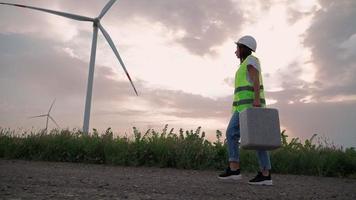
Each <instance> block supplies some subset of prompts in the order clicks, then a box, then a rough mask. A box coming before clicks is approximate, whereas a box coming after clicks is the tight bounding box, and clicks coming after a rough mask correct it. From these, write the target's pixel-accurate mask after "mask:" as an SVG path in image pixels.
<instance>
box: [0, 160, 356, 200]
mask: <svg viewBox="0 0 356 200" xmlns="http://www.w3.org/2000/svg"><path fill="white" fill-rule="evenodd" d="M218 173H219V172H217V171H196V170H179V169H168V168H150V167H121V166H109V165H95V164H83V163H58V162H38V161H36V162H35V161H22V160H2V159H0V199H86V200H87V199H158V200H160V199H204V200H205V199H356V180H355V179H347V178H329V177H313V176H298V175H281V174H272V178H273V183H274V185H273V186H250V185H248V184H247V181H248V180H249V179H250V178H252V177H253V176H254V174H247V173H246V174H243V179H242V180H240V181H221V180H219V179H217V174H218Z"/></svg>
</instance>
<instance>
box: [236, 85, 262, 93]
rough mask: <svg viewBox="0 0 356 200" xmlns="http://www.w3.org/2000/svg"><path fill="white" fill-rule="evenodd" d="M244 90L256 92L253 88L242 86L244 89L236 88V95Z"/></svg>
mask: <svg viewBox="0 0 356 200" xmlns="http://www.w3.org/2000/svg"><path fill="white" fill-rule="evenodd" d="M243 90H247V91H252V92H253V91H255V89H254V88H253V86H242V87H238V88H235V92H234V94H236V93H237V92H240V91H243ZM260 90H263V85H261V86H260Z"/></svg>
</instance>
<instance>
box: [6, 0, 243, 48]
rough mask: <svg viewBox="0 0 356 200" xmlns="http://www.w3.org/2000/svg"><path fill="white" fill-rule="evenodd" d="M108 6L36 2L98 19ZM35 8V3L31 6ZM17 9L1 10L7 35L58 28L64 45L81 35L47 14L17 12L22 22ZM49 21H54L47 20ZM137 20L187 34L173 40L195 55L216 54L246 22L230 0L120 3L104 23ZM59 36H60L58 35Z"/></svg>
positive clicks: (64, 2) (97, 2)
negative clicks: (14, 13) (8, 32)
mask: <svg viewBox="0 0 356 200" xmlns="http://www.w3.org/2000/svg"><path fill="white" fill-rule="evenodd" d="M17 3H25V4H31V3H28V2H27V1H26V2H24V1H18V2H17ZM106 3H107V1H94V0H90V1H88V3H86V4H85V6H83V4H82V3H80V2H74V1H68V0H65V1H55V2H54V3H53V4H54V5H56V6H53V4H52V5H51V6H50V5H48V3H41V2H36V5H35V6H40V7H46V8H49V9H55V10H61V11H65V12H74V13H76V14H81V15H87V16H90V17H95V16H97V15H98V14H99V13H100V11H101V9H102V8H103V7H104V5H105V4H106ZM33 4H34V2H33V3H32V4H31V5H33ZM236 4H237V5H236ZM15 9H16V8H2V9H1V10H4V12H2V14H0V17H3V18H8V17H9V16H11V23H10V22H3V24H0V25H1V26H2V27H5V28H6V30H7V31H11V32H24V31H26V32H28V31H29V30H31V31H30V32H40V27H41V26H42V27H47V29H48V28H50V27H53V26H57V28H58V27H59V26H62V28H61V29H62V30H67V34H66V35H61V36H62V39H63V40H64V41H68V40H70V39H71V38H72V37H74V36H75V35H76V34H78V31H79V30H77V28H76V27H74V26H73V25H72V24H73V23H69V24H68V23H67V22H68V21H66V20H62V19H59V20H61V21H58V20H55V22H56V24H52V23H50V22H51V21H53V20H54V19H57V17H53V16H50V15H48V14H43V15H40V14H31V12H32V13H33V12H36V11H23V10H21V11H20V10H19V9H18V8H17V9H18V12H24V13H25V15H26V16H28V18H27V19H23V16H24V15H22V16H21V17H16V15H15V16H14V15H13V13H11V12H13V11H15ZM37 13H38V12H37ZM48 18H53V19H52V20H46V19H48ZM137 18H140V19H144V20H148V21H149V22H151V23H152V24H155V23H158V24H161V25H163V26H165V27H166V28H167V29H168V30H169V31H171V32H173V33H184V34H177V35H179V37H175V38H173V41H175V42H177V43H178V44H180V45H182V46H183V47H185V48H186V49H188V50H189V51H190V52H192V53H194V54H196V55H209V54H210V55H212V54H215V53H216V52H215V51H214V47H217V46H219V45H221V44H223V43H224V42H225V41H226V40H227V39H229V38H230V37H232V36H235V34H236V33H238V32H239V29H240V24H241V22H242V21H243V17H242V14H241V12H240V11H239V10H238V3H234V2H233V1H231V0H220V1H216V0H196V1H189V0H174V1H166V0H151V1H146V0H136V1H129V0H126V1H125V0H122V1H118V2H117V3H116V4H115V5H114V6H113V8H112V9H111V10H110V12H109V13H108V14H107V16H106V17H105V23H111V22H112V23H117V21H127V22H132V21H133V20H135V19H137ZM30 21H36V23H35V24H41V26H36V25H33V23H30ZM14 24H16V26H14ZM29 24H31V25H29ZM19 27H20V28H19ZM86 30H88V29H86ZM68 31H69V32H70V33H71V34H70V36H68ZM51 33H53V31H52V32H51ZM56 33H57V35H58V32H56Z"/></svg>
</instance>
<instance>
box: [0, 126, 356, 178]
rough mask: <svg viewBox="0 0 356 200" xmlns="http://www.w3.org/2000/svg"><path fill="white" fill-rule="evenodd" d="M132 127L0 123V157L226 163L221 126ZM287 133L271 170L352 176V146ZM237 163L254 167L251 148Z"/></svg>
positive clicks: (200, 165)
mask: <svg viewBox="0 0 356 200" xmlns="http://www.w3.org/2000/svg"><path fill="white" fill-rule="evenodd" d="M133 133H134V134H133V136H132V137H131V138H128V137H114V136H113V132H112V130H111V129H110V128H109V129H107V130H106V131H105V133H102V134H99V133H98V132H97V131H96V130H95V129H94V131H93V133H91V134H90V135H86V134H83V133H82V132H80V131H76V130H73V131H69V130H52V131H51V132H50V133H49V134H46V133H45V132H44V131H42V132H37V133H34V132H31V133H27V132H24V133H22V135H19V134H18V133H16V132H15V131H11V130H9V129H1V128H0V158H5V159H27V160H44V161H62V162H85V163H98V164H102V163H105V164H111V165H124V166H157V167H172V168H183V169H212V170H216V169H223V168H225V167H226V165H227V151H226V144H224V142H223V141H222V133H221V132H220V131H216V137H217V140H216V141H215V142H210V141H208V140H207V139H206V138H205V132H202V131H201V128H200V127H199V128H197V129H196V130H195V131H193V130H190V131H183V130H182V129H180V130H179V132H178V133H175V132H174V129H170V131H168V125H166V126H165V127H164V128H163V130H162V131H160V132H157V131H155V130H152V129H149V130H147V131H146V132H145V133H141V132H140V131H139V130H138V129H137V128H135V127H134V128H133ZM287 137H288V136H287V135H286V134H285V132H284V131H283V132H282V143H283V146H282V147H281V148H279V149H278V150H275V151H272V152H271V160H272V166H273V171H274V172H275V173H289V174H304V175H316V176H339V177H351V178H356V150H355V148H347V149H343V148H342V147H340V148H336V147H335V146H333V145H330V144H328V143H327V142H324V143H319V144H318V145H316V144H315V143H314V141H313V140H314V139H315V137H316V135H313V136H312V137H311V138H310V139H309V140H306V141H305V142H304V143H301V142H300V141H299V139H298V138H293V139H291V140H290V142H288V141H287ZM241 164H242V166H243V170H245V171H255V170H257V168H258V165H257V158H256V155H255V152H254V151H247V150H241Z"/></svg>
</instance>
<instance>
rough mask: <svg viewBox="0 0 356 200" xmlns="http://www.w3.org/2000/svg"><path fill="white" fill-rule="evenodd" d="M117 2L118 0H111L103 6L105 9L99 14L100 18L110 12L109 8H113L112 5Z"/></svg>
mask: <svg viewBox="0 0 356 200" xmlns="http://www.w3.org/2000/svg"><path fill="white" fill-rule="evenodd" d="M115 2H116V0H110V1H109V2H108V3H107V4H106V5H105V7H104V8H103V10H102V11H101V13H100V15H99V17H98V18H99V19H101V18H103V17H104V15H105V14H106V13H107V12H108V10H109V9H110V8H111V6H112V5H113V4H114V3H115Z"/></svg>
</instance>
